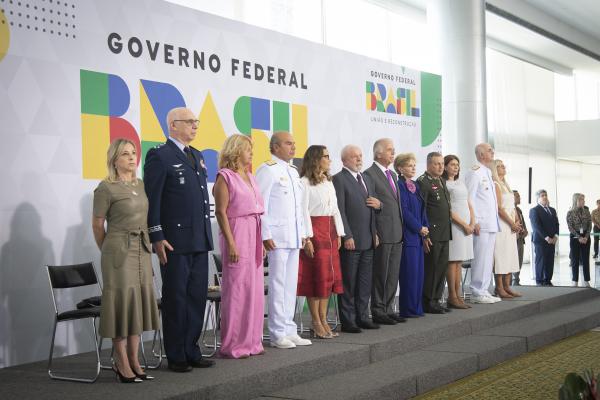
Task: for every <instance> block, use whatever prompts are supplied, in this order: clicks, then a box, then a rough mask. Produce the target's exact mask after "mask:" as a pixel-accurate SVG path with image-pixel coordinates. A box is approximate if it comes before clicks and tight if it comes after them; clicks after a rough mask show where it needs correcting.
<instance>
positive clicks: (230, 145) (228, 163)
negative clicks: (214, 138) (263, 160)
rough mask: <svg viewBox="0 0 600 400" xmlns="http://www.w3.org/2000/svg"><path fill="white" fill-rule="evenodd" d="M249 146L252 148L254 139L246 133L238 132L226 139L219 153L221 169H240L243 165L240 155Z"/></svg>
mask: <svg viewBox="0 0 600 400" xmlns="http://www.w3.org/2000/svg"><path fill="white" fill-rule="evenodd" d="M248 147H249V148H250V149H251V148H252V140H251V139H250V138H249V137H248V136H246V135H240V134H237V133H236V134H233V135H231V136H229V137H228V138H227V139H225V142H224V143H223V148H222V149H221V152H220V153H219V169H221V168H228V169H230V170H233V171H237V170H238V169H240V168H241V167H242V166H241V165H240V157H241V155H242V152H243V151H244V150H246V149H248Z"/></svg>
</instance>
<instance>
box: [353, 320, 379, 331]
mask: <svg viewBox="0 0 600 400" xmlns="http://www.w3.org/2000/svg"><path fill="white" fill-rule="evenodd" d="M356 325H358V327H359V328H362V329H379V325H377V324H375V323H373V322H371V321H360V322H357V323H356Z"/></svg>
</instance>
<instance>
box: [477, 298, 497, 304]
mask: <svg viewBox="0 0 600 400" xmlns="http://www.w3.org/2000/svg"><path fill="white" fill-rule="evenodd" d="M471 302H472V303H479V304H493V303H495V301H494V300H493V299H492V298H491V297H489V296H472V297H471Z"/></svg>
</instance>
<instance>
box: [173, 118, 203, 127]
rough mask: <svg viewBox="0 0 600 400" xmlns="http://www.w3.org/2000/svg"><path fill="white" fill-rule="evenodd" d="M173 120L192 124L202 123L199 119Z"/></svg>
mask: <svg viewBox="0 0 600 400" xmlns="http://www.w3.org/2000/svg"><path fill="white" fill-rule="evenodd" d="M173 122H185V123H186V124H188V125H190V126H192V125H198V124H199V123H200V121H199V120H197V119H174V120H173Z"/></svg>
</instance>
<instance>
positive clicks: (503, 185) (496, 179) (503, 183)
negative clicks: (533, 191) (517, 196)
mask: <svg viewBox="0 0 600 400" xmlns="http://www.w3.org/2000/svg"><path fill="white" fill-rule="evenodd" d="M500 164H504V163H503V162H502V160H494V161H492V180H493V181H494V182H496V183H497V184H498V185H500V190H501V191H503V192H507V193H512V190H511V188H510V186H509V185H508V182H506V177H504V178H503V179H502V180H500V177H499V176H498V165H500Z"/></svg>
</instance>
